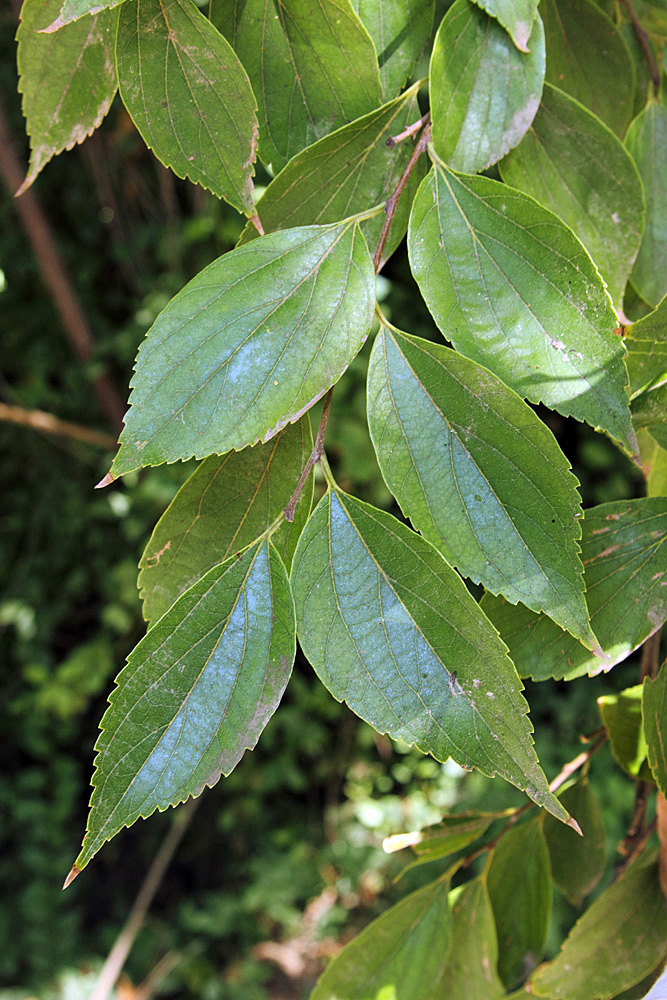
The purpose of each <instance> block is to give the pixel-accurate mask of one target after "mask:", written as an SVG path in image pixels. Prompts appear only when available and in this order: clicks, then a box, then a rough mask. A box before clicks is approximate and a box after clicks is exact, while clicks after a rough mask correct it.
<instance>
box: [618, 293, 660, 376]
mask: <svg viewBox="0 0 667 1000" xmlns="http://www.w3.org/2000/svg"><path fill="white" fill-rule="evenodd" d="M625 344H626V347H627V349H628V357H627V365H628V374H629V375H630V390H631V392H632V393H637V392H641V391H642V389H646V388H648V387H649V386H650V385H651V384H652V383H653V382H656V381H658V380H661V379H662V378H664V376H665V374H666V373H667V296H665V298H664V299H663V300H662V301H661V302H660V304H659V305H658V308H657V309H655V310H654V311H653V312H652V313H649V315H648V316H645V317H644V319H640V320H638V322H637V323H633V324H632V326H629V327H628V328H627V330H626V332H625Z"/></svg>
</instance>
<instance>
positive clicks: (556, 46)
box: [540, 0, 635, 136]
mask: <svg viewBox="0 0 667 1000" xmlns="http://www.w3.org/2000/svg"><path fill="white" fill-rule="evenodd" d="M540 13H541V15H542V20H543V21H544V33H545V36H546V48H547V81H548V82H549V83H553V84H554V85H555V86H556V87H560V88H561V89H562V90H565V91H567V93H568V94H571V95H572V97H574V98H576V99H577V100H578V101H580V102H581V103H582V104H583V105H584V107H586V108H588V109H589V110H590V111H592V112H593V114H595V115H597V116H598V118H601V119H602V121H603V122H605V124H606V125H608V126H609V127H610V128H611V129H613V131H614V132H616V134H617V135H621V136H622V135H623V133H624V132H625V128H626V125H627V124H628V122H629V121H630V118H631V117H632V110H633V104H634V97H635V65H634V62H633V61H632V57H631V55H630V52H629V50H628V46H627V44H626V42H625V39H624V38H623V35H622V34H621V32H620V31H619V29H618V28H617V27H616V25H615V24H614V23H613V21H612V20H611V19H610V18H609V17H608V16H607V15H606V14H605V13H604V11H602V10H601V9H600V6H599V4H597V3H595V2H594V0H544V2H543V3H542V4H541V6H540Z"/></svg>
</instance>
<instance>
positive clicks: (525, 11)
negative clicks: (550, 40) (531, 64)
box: [474, 0, 539, 52]
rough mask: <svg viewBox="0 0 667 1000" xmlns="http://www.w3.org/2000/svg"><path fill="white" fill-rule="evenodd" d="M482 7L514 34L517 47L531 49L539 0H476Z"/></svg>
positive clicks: (523, 50)
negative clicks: (530, 41)
mask: <svg viewBox="0 0 667 1000" xmlns="http://www.w3.org/2000/svg"><path fill="white" fill-rule="evenodd" d="M474 2H475V3H476V4H477V6H478V7H481V8H482V9H483V10H485V11H486V13H487V14H490V15H491V17H495V18H497V20H498V21H500V23H501V24H502V26H503V28H505V30H506V31H509V33H510V35H511V36H512V41H513V42H514V44H515V45H516V47H517V49H521V51H522V52H528V51H529V44H528V43H529V39H530V33H531V31H532V28H533V22H534V21H535V15H536V13H537V7H538V3H539V0H474Z"/></svg>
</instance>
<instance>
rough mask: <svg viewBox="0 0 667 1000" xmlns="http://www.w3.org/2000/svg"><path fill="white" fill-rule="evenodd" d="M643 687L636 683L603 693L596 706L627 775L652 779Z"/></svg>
mask: <svg viewBox="0 0 667 1000" xmlns="http://www.w3.org/2000/svg"><path fill="white" fill-rule="evenodd" d="M642 688H643V686H642V685H641V684H636V685H635V686H634V687H630V688H626V689H625V690H624V691H619V692H618V694H605V695H602V696H601V697H600V698H598V708H599V710H600V715H601V717H602V723H603V725H604V727H605V729H606V730H607V733H608V734H609V742H610V744H611V752H612V753H613V755H614V758H615V760H616V762H617V763H618V764H619V765H620V767H622V768H623V770H624V771H625V772H626V773H627V774H629V775H630V777H632V778H640V779H641V780H642V781H652V780H653V775H652V774H651V769H650V767H649V765H648V761H647V759H646V757H647V753H648V747H647V745H646V740H645V739H644V730H643V728H642Z"/></svg>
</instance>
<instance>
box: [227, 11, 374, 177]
mask: <svg viewBox="0 0 667 1000" xmlns="http://www.w3.org/2000/svg"><path fill="white" fill-rule="evenodd" d="M211 19H212V21H213V23H214V24H215V25H216V26H217V27H218V28H219V29H220V31H221V32H222V33H223V35H225V37H226V38H227V39H228V40H229V41H230V42H231V44H232V45H233V47H234V49H235V50H236V52H237V54H238V56H239V58H240V59H241V62H242V63H243V65H244V66H245V67H246V69H247V71H248V74H249V76H250V79H251V81H252V85H253V89H254V91H255V94H256V96H257V101H258V104H259V116H260V136H259V150H260V156H261V157H262V159H263V160H264V162H265V163H270V164H272V166H273V169H274V171H275V172H276V173H277V172H278V171H279V170H281V169H282V168H283V167H284V166H285V164H286V163H287V161H288V160H290V159H291V158H292V157H293V156H294V155H295V153H299V152H300V151H301V150H302V149H305V147H306V146H310V145H312V143H314V142H315V141H316V140H317V139H321V138H322V136H324V135H328V133H329V132H333V131H334V129H337V128H340V126H341V125H345V124H346V122H351V121H354V119H355V118H360V117H361V116H362V115H365V114H367V113H368V112H369V111H372V110H373V108H376V107H377V106H378V105H379V104H381V103H382V88H381V84H380V72H379V68H378V62H377V55H376V52H375V47H374V45H373V42H372V41H371V38H370V36H369V34H368V32H367V31H366V29H365V28H364V26H363V25H362V23H361V21H360V20H359V18H358V17H357V15H356V14H355V12H354V10H353V9H352V5H351V4H350V2H349V0H317V2H316V3H312V2H311V0H291V2H290V3H289V4H285V3H282V2H279V0H246V2H244V3H234V4H232V3H229V2H228V0H213V4H212V8H211Z"/></svg>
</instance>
